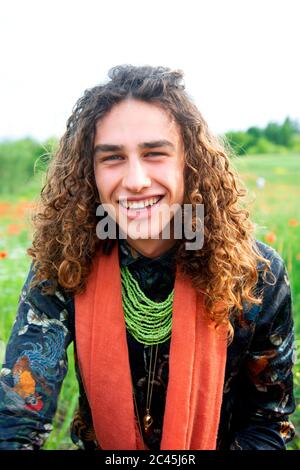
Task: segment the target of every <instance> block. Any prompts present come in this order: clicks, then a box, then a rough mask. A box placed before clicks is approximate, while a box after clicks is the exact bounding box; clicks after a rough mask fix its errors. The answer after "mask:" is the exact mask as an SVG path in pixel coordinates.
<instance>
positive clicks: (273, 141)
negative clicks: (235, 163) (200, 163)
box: [225, 117, 300, 155]
mask: <svg viewBox="0 0 300 470" xmlns="http://www.w3.org/2000/svg"><path fill="white" fill-rule="evenodd" d="M225 137H226V139H227V141H228V143H229V145H230V146H231V147H232V148H233V151H234V153H235V154H237V155H246V154H247V155H253V154H262V153H271V154H274V153H276V154H278V153H287V152H289V151H292V152H300V124H299V122H297V121H293V120H292V119H290V118H289V117H287V118H286V119H285V120H284V121H283V122H282V123H281V124H280V123H277V122H269V123H268V124H267V125H266V127H264V128H260V127H249V129H247V130H246V131H230V132H226V134H225Z"/></svg>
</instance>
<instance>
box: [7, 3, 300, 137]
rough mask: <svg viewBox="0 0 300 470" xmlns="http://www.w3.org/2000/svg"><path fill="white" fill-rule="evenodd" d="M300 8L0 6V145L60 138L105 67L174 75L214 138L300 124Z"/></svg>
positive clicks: (297, 5) (230, 5)
mask: <svg viewBox="0 0 300 470" xmlns="http://www.w3.org/2000/svg"><path fill="white" fill-rule="evenodd" d="M299 18H300V2H299V0H185V1H183V0H147V1H145V0H42V1H41V0H26V1H24V0H9V1H5V0H0V45H1V46H0V48H1V55H0V57H1V59H0V60H1V62H0V64H1V65H0V67H1V72H0V140H3V139H7V138H8V139H14V138H21V137H25V136H30V137H33V138H36V139H38V140H45V139H47V138H48V137H50V136H57V137H60V136H61V135H62V134H63V132H64V130H65V125H66V121H67V119H68V117H69V115H70V114H71V112H72V108H73V106H74V105H75V103H76V101H77V99H78V98H79V97H80V96H81V95H82V94H83V92H84V90H85V89H87V88H90V87H92V86H94V85H97V84H99V83H101V82H103V81H106V80H107V72H108V70H109V68H111V67H113V66H116V65H119V64H125V63H130V64H133V65H145V64H150V65H155V66H157V65H163V66H167V67H171V68H176V69H181V70H183V71H184V73H185V85H186V89H187V91H188V93H189V94H190V96H191V98H192V99H193V100H194V102H195V103H196V105H197V106H198V108H199V110H200V111H201V113H202V115H203V116H204V118H205V119H206V121H207V123H208V125H209V127H210V129H211V130H212V131H213V132H215V133H220V134H221V133H224V132H226V131H229V130H244V129H247V128H248V127H250V126H252V125H257V126H260V127H263V126H265V125H266V124H267V123H268V122H269V121H276V122H282V121H283V120H284V119H285V117H286V116H290V117H291V118H292V119H296V120H300V99H299V98H300V97H299V89H300V60H299V50H300V28H299Z"/></svg>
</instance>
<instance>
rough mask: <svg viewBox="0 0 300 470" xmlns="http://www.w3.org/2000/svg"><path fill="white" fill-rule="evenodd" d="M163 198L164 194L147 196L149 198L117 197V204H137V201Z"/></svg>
mask: <svg viewBox="0 0 300 470" xmlns="http://www.w3.org/2000/svg"><path fill="white" fill-rule="evenodd" d="M163 196H164V194H153V195H151V194H150V195H149V196H143V197H141V196H131V197H126V196H124V197H119V199H118V203H119V202H120V201H127V202H139V201H147V200H148V199H154V198H156V197H160V198H162V197H163Z"/></svg>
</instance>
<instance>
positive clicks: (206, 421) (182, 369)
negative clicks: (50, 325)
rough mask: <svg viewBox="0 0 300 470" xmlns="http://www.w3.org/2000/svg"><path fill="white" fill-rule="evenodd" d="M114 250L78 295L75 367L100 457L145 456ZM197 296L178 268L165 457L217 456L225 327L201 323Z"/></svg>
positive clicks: (97, 265) (201, 310)
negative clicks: (106, 453)
mask: <svg viewBox="0 0 300 470" xmlns="http://www.w3.org/2000/svg"><path fill="white" fill-rule="evenodd" d="M121 287H122V286H121V276H120V267H119V259H118V245H117V244H116V245H115V246H114V248H113V251H112V253H111V254H110V255H109V256H108V255H101V256H100V255H99V254H98V255H97V256H96V257H95V259H94V263H93V269H92V271H91V274H90V276H89V279H88V282H87V287H86V290H85V292H84V293H83V294H80V295H75V325H76V327H75V331H76V344H77V354H78V362H79V368H80V371H81V375H82V380H83V384H84V387H85V391H86V394H87V398H88V401H89V404H90V408H91V413H92V418H93V425H94V429H95V432H96V436H97V440H98V442H99V444H100V447H101V448H102V449H104V450H137V449H144V448H145V447H144V444H143V440H142V436H141V434H140V432H139V430H138V426H137V422H136V419H135V413H134V401H133V389H132V382H131V372H130V363H129V356H128V346H127V339H126V326H125V320H124V313H123V308H122V290H121ZM204 313H205V311H204V305H203V297H202V295H197V294H196V291H195V290H194V289H193V287H192V286H191V283H190V281H189V280H187V279H184V278H183V276H182V275H181V274H180V272H179V270H178V269H177V272H176V279H175V292H174V303H173V320H172V337H171V344H170V359H169V381H168V388H167V396H166V406H165V413H164V421H163V429H162V440H161V449H162V450H197V449H198V450H214V449H215V448H216V438H217V432H218V426H219V419H220V409H221V404H222V397H223V386H224V373H225V363H226V351H227V341H226V339H227V334H226V331H227V330H226V328H225V327H223V326H222V327H221V328H219V329H218V330H216V329H215V328H214V325H213V324H212V323H211V322H209V320H207V319H206V318H205V315H204Z"/></svg>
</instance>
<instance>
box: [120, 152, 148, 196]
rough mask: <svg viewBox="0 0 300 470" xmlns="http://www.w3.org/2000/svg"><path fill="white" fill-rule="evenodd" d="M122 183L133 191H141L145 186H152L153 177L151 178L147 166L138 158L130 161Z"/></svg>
mask: <svg viewBox="0 0 300 470" xmlns="http://www.w3.org/2000/svg"><path fill="white" fill-rule="evenodd" d="M122 185H123V187H124V188H125V189H127V190H128V191H131V192H132V193H139V192H141V191H142V190H143V189H144V188H149V187H150V186H151V178H149V176H148V174H147V171H146V169H145V167H144V166H143V164H142V162H140V161H139V160H138V159H136V160H134V161H132V162H130V163H128V167H127V171H126V174H125V175H124V178H123V181H122Z"/></svg>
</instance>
